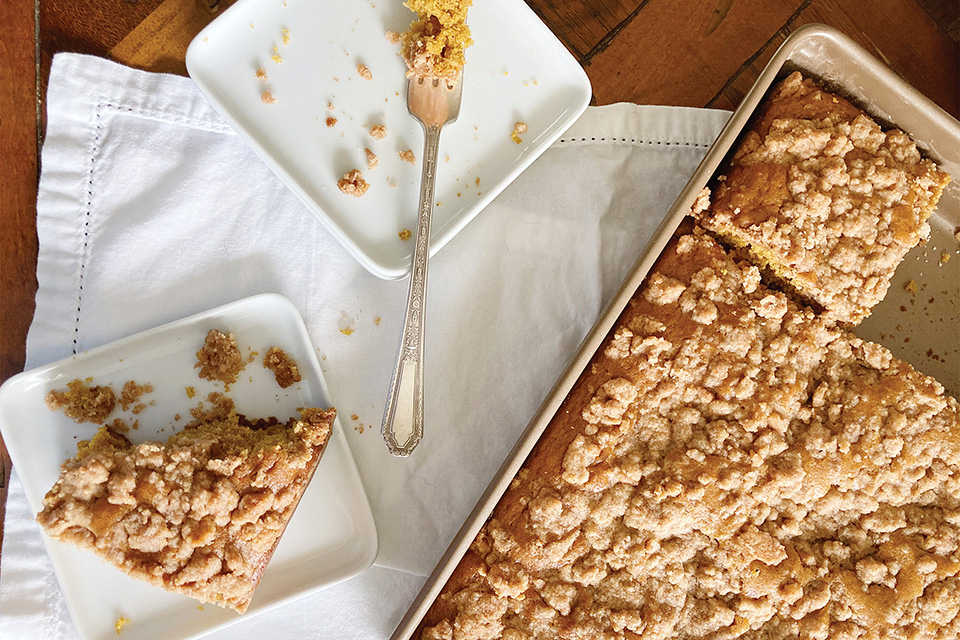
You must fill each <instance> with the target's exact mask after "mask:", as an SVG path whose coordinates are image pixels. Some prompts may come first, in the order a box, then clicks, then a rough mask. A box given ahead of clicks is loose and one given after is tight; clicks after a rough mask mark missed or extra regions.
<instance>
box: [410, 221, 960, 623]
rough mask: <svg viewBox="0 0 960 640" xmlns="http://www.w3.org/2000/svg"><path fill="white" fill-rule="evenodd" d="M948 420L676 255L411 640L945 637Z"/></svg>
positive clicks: (840, 341)
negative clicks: (416, 639) (415, 638)
mask: <svg viewBox="0 0 960 640" xmlns="http://www.w3.org/2000/svg"><path fill="white" fill-rule="evenodd" d="M958 465H960V407H958V404H957V402H956V400H954V399H952V398H950V397H948V396H946V395H945V394H944V391H943V389H942V387H941V386H940V385H939V384H938V383H937V382H935V381H934V380H932V379H931V378H929V377H927V376H924V375H922V374H920V373H918V372H916V371H915V370H913V369H912V368H911V367H910V366H909V365H907V364H906V363H903V362H901V361H899V360H897V359H895V358H893V357H892V356H891V354H890V353H889V352H888V351H887V350H886V349H884V348H883V347H881V346H879V345H876V344H872V343H869V342H864V341H863V340H860V339H858V338H856V337H855V336H853V335H852V334H849V333H847V332H845V331H843V330H841V329H838V328H836V326H835V325H833V324H832V323H831V322H829V321H828V320H827V319H826V318H824V317H823V316H822V315H818V314H815V313H814V312H813V311H811V310H810V309H807V308H802V307H798V306H797V305H796V304H795V303H794V302H792V301H791V300H790V299H788V298H787V296H785V295H784V294H782V293H780V292H777V291H773V290H771V289H769V288H767V287H765V286H764V285H763V284H761V282H760V273H759V270H758V269H757V267H755V266H751V265H750V264H749V263H746V262H740V261H737V260H735V259H733V258H732V257H731V256H730V255H728V254H727V253H725V251H724V250H723V249H722V248H721V247H720V246H719V245H718V244H717V243H716V241H714V240H713V239H712V238H710V237H709V236H707V235H705V234H704V233H702V232H700V231H696V232H694V233H692V234H688V235H684V236H682V237H680V238H679V239H675V240H674V241H672V243H671V244H670V245H669V246H668V248H667V249H666V250H665V251H664V253H663V255H662V256H661V258H660V259H659V261H658V262H657V264H656V266H655V267H654V269H653V271H652V273H651V275H650V276H649V277H648V279H647V281H646V282H645V284H644V286H643V287H642V288H641V290H640V292H638V295H637V296H635V297H634V299H633V300H632V301H631V303H630V305H629V306H628V308H627V309H626V310H625V311H624V313H623V314H622V316H621V317H620V319H619V320H618V322H617V324H616V326H615V328H614V330H613V331H612V332H611V334H610V336H608V338H607V339H606V341H605V342H604V344H603V346H602V348H601V349H600V351H599V352H598V353H597V354H596V355H595V356H594V358H593V360H592V362H591V364H590V365H589V368H588V370H587V371H585V372H584V374H583V375H582V376H581V378H580V379H579V380H578V382H577V383H576V385H575V386H574V388H573V390H572V391H571V393H570V394H569V396H568V397H567V398H566V400H565V401H564V403H563V405H562V406H561V408H560V410H559V411H558V412H557V414H556V416H555V417H554V418H553V420H552V421H551V423H550V425H549V426H548V427H547V430H546V431H545V433H544V435H543V437H542V438H541V439H540V441H539V442H538V444H537V446H536V447H535V448H534V450H533V452H532V453H531V455H530V457H529V458H528V460H527V461H526V463H525V464H524V467H523V468H522V470H521V471H520V472H519V474H518V475H517V477H516V479H515V480H514V482H513V483H512V484H511V486H510V488H509V489H508V491H507V492H506V494H505V495H504V497H503V498H502V499H501V501H500V502H499V504H498V505H497V507H496V509H495V510H494V512H493V514H492V516H491V518H490V519H489V521H488V522H487V523H486V524H485V525H484V527H483V529H482V530H481V532H480V534H479V535H478V536H477V538H476V539H475V540H474V542H473V544H472V545H471V547H470V550H469V552H468V553H467V555H466V557H465V558H464V559H463V561H462V562H461V563H460V565H459V566H458V567H457V569H456V571H455V572H454V574H453V576H452V577H451V578H450V580H449V581H448V583H447V585H446V586H445V587H444V589H443V592H442V594H441V595H440V596H439V598H438V599H437V601H436V602H435V603H434V604H433V606H432V608H431V609H430V610H429V612H428V614H427V615H426V617H425V620H424V622H423V624H422V625H421V627H420V629H419V630H418V632H417V634H416V637H418V638H421V639H423V640H437V639H444V640H453V639H456V640H468V639H469V640H478V639H487V638H508V639H512V640H519V639H530V640H532V639H535V640H541V639H542V640H546V639H555V638H562V639H587V638H591V639H592V638H610V639H614V638H617V639H631V640H635V639H642V640H655V639H666V638H680V639H685V638H690V639H693V638H711V639H721V638H737V637H739V638H756V639H768V638H837V639H848V640H853V639H855V638H862V639H867V638H944V639H945V638H956V637H958V634H960V616H958V611H960V580H958V574H960V473H958Z"/></svg>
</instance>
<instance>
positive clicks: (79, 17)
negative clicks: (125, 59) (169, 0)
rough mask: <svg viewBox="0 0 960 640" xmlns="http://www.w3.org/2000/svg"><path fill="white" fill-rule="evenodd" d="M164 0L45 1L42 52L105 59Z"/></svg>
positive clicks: (41, 12)
mask: <svg viewBox="0 0 960 640" xmlns="http://www.w3.org/2000/svg"><path fill="white" fill-rule="evenodd" d="M162 2H163V0H134V1H132V2H131V1H127V0H42V1H41V2H40V33H41V35H42V38H41V42H40V44H41V49H42V52H43V54H44V57H51V56H52V55H53V54H54V53H56V52H60V51H72V52H74V53H89V54H91V55H96V56H104V55H106V53H107V52H108V51H110V49H112V48H113V47H115V46H116V45H117V43H118V42H120V41H121V40H123V39H124V38H125V37H126V35H127V34H128V33H130V32H131V31H132V30H133V29H134V28H136V26H137V25H138V24H140V23H141V22H143V21H144V20H145V19H146V18H147V16H149V15H150V14H151V13H153V11H154V10H155V9H156V8H157V7H158V6H160V4H161V3H162Z"/></svg>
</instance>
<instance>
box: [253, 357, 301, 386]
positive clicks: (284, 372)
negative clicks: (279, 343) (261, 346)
mask: <svg viewBox="0 0 960 640" xmlns="http://www.w3.org/2000/svg"><path fill="white" fill-rule="evenodd" d="M263 368H264V369H269V370H270V371H272V372H273V377H274V379H275V380H276V381H277V384H278V385H280V388H281V389H286V388H287V387H289V386H290V385H292V384H294V383H296V382H300V381H301V380H303V378H302V377H301V376H300V368H299V367H298V366H297V362H296V360H294V359H293V358H291V357H290V356H289V355H287V353H286V352H285V351H284V350H283V349H281V348H280V347H270V348H269V349H267V353H266V354H264V356H263Z"/></svg>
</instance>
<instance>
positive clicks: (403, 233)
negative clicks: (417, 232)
mask: <svg viewBox="0 0 960 640" xmlns="http://www.w3.org/2000/svg"><path fill="white" fill-rule="evenodd" d="M397 235H398V236H399V237H400V239H401V240H403V241H404V242H406V241H407V240H409V239H410V238H412V237H413V234H412V233H411V232H410V229H400V233H398V234H397Z"/></svg>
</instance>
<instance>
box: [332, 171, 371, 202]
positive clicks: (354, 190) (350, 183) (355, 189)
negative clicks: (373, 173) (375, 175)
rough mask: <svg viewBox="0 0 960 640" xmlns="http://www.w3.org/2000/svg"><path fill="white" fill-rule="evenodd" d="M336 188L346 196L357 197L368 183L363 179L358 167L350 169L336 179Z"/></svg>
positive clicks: (367, 186) (365, 188)
mask: <svg viewBox="0 0 960 640" xmlns="http://www.w3.org/2000/svg"><path fill="white" fill-rule="evenodd" d="M337 188H338V189H340V191H342V192H343V193H345V194H347V195H348V196H353V197H355V198H359V197H360V196H362V195H363V194H365V193H366V192H367V189H369V188H370V183H368V182H367V181H366V180H364V179H363V173H361V172H360V170H359V169H351V170H350V171H347V172H346V173H345V174H343V177H342V178H340V179H339V180H337Z"/></svg>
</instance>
